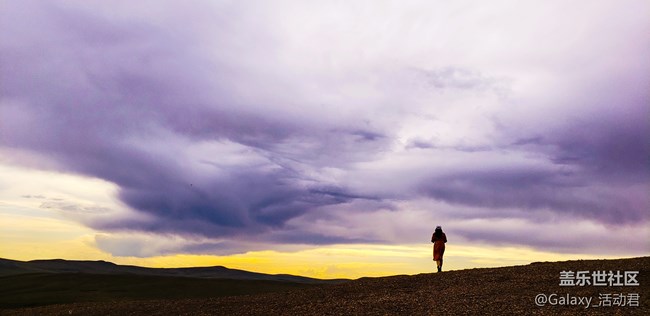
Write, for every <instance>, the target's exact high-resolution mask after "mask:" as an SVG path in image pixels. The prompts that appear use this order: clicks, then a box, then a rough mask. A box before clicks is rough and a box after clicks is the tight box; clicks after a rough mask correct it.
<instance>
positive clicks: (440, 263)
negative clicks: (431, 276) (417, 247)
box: [436, 260, 442, 272]
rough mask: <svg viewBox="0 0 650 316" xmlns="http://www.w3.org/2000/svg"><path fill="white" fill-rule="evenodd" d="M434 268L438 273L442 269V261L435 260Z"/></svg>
mask: <svg viewBox="0 0 650 316" xmlns="http://www.w3.org/2000/svg"><path fill="white" fill-rule="evenodd" d="M436 267H437V268H438V272H440V270H441V269H442V260H436Z"/></svg>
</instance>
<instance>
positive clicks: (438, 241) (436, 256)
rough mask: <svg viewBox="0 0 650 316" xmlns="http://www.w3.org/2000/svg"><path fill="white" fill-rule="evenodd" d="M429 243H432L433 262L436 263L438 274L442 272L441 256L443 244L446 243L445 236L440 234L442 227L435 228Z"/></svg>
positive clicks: (443, 248)
mask: <svg viewBox="0 0 650 316" xmlns="http://www.w3.org/2000/svg"><path fill="white" fill-rule="evenodd" d="M431 242H432V243H433V261H435V262H436V266H437V267H438V272H442V256H443V255H444V254H445V243H446V242H447V235H445V233H443V232H442V227H440V226H437V227H436V230H435V231H434V232H433V235H431Z"/></svg>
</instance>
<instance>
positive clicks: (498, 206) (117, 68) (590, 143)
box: [0, 1, 650, 254]
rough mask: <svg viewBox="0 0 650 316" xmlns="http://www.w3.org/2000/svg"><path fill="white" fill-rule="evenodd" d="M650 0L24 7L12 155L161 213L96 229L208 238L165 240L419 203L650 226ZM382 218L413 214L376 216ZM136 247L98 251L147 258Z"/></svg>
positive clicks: (487, 213) (4, 106) (263, 230)
mask: <svg viewBox="0 0 650 316" xmlns="http://www.w3.org/2000/svg"><path fill="white" fill-rule="evenodd" d="M644 6H647V5H645V4H643V3H640V2H635V1H630V3H629V5H621V4H619V3H618V2H607V1H603V2H602V3H601V2H599V3H598V4H594V5H592V4H589V3H587V4H585V3H582V4H581V3H576V4H572V5H571V6H570V7H566V5H565V4H557V3H547V4H539V7H535V8H533V7H524V6H519V7H515V8H514V9H513V8H511V4H508V3H499V4H496V5H494V6H489V7H480V6H479V7H476V8H471V9H470V8H457V7H455V6H454V5H453V4H446V3H426V2H425V3H420V4H416V3H411V4H405V5H403V6H401V5H400V6H398V7H397V8H393V9H389V8H386V7H382V6H378V7H376V8H373V9H372V10H371V9H370V8H363V7H359V5H358V4H326V3H321V4H307V3H301V2H295V3H285V2H279V3H275V5H271V4H268V3H267V4H256V5H254V6H252V5H250V4H235V3H232V4H215V3H211V2H198V3H194V4H193V5H191V6H180V5H179V4H177V3H174V2H151V3H145V4H139V5H135V4H127V3H120V4H115V5H110V6H109V5H107V4H101V3H93V4H90V3H87V2H66V3H48V2H40V1H21V2H20V3H11V4H6V5H5V6H4V7H3V8H4V9H3V10H2V12H1V13H0V63H1V65H2V67H1V68H0V76H1V79H2V84H1V85H0V93H1V98H0V150H3V149H4V152H6V153H10V151H9V149H19V150H25V151H29V152H31V153H34V154H36V155H38V156H39V157H42V159H43V160H47V161H51V162H53V164H48V166H51V165H55V166H56V169H58V170H60V171H63V172H70V173H77V174H82V175H87V176H92V177H97V178H101V179H105V180H107V181H110V182H112V183H114V184H116V185H117V186H118V187H119V192H118V195H117V198H118V199H119V200H120V201H122V202H124V203H125V204H126V205H127V206H128V207H130V208H131V209H133V210H134V211H135V212H137V213H138V214H141V215H145V216H134V217H133V218H123V217H119V218H111V217H107V216H102V217H97V218H95V219H89V218H88V217H87V215H88V214H85V215H84V218H83V219H81V218H80V220H81V221H82V222H84V223H86V224H87V225H89V226H91V227H93V228H95V229H98V230H101V231H107V232H131V233H132V232H148V233H155V234H161V235H165V234H172V235H178V236H184V237H187V238H199V237H200V238H207V239H209V240H206V241H204V244H205V245H204V246H202V244H201V242H199V243H190V244H187V245H185V244H182V245H178V246H177V247H176V248H173V249H162V248H161V250H159V251H158V250H157V251H158V252H159V253H164V252H165V251H189V252H196V251H198V249H214V251H221V250H218V249H224V250H223V251H226V252H229V251H235V252H236V249H237V248H238V247H240V250H241V251H246V250H250V249H252V248H255V247H259V248H263V247H274V246H275V245H280V244H330V243H346V242H369V243H372V242H385V243H393V242H394V243H399V242H413V241H414V240H415V238H416V237H415V236H414V235H411V234H404V236H401V235H400V234H393V232H394V230H395V229H397V228H398V227H400V228H403V227H404V225H406V224H404V223H412V224H413V225H417V223H416V222H417V221H416V220H415V219H414V218H411V217H410V216H409V215H408V214H414V213H413V210H412V209H410V208H408V207H404V206H403V204H404V203H414V205H416V206H417V205H419V204H422V205H425V204H426V202H422V201H435V202H436V203H446V205H448V206H449V207H451V208H457V209H458V210H462V211H458V212H457V213H456V214H457V216H458V219H460V220H471V219H524V220H526V221H529V222H531V223H537V224H539V225H541V224H540V223H544V221H545V220H544V218H543V217H544V216H557V217H561V218H567V219H572V220H581V221H582V220H585V221H591V222H593V223H597V224H603V225H614V226H616V227H626V225H647V224H648V221H649V220H650V218H649V216H648V212H647V208H648V206H650V201H649V200H648V198H647V197H646V193H647V191H648V189H650V164H648V162H649V161H650V142H648V138H647V137H648V136H647V135H650V124H648V123H649V122H648V117H650V116H649V115H648V114H649V104H650V95H649V94H650V92H649V90H648V89H647V88H645V87H646V86H647V83H648V82H650V75H649V74H650V62H648V61H647V58H645V56H648V53H650V52H649V51H648V47H650V45H648V44H649V43H648V39H647V36H644V34H645V33H647V32H645V33H644V31H647V30H649V29H650V24H649V23H648V21H649V20H648V18H647V14H644V13H642V12H643V10H642V7H644ZM586 7H588V9H586ZM634 7H639V8H640V9H638V10H635V9H633V8H634ZM366 9H367V10H366ZM459 10H460V11H459ZM512 10H514V11H512ZM366 11H367V14H366ZM417 12H421V13H417ZM424 12H429V13H424ZM435 12H438V13H435ZM453 12H462V14H461V15H460V16H458V17H457V16H455V15H454V14H455V13H453ZM646 12H647V10H646ZM549 16H553V17H554V20H553V21H554V22H553V23H551V22H550V21H549ZM576 16H580V17H581V19H583V20H582V24H581V25H582V27H581V28H576V27H575V25H574V24H575V23H574V22H575V21H574V18H575V17H576ZM335 17H336V18H335ZM515 17H517V18H515ZM519 17H521V18H519ZM435 21H438V22H435ZM477 21H479V22H480V23H479V22H477ZM612 21H617V23H612ZM619 22H620V23H619ZM436 23H440V24H436ZM442 25H444V27H441V26H442ZM622 43H624V44H625V45H619V44H622ZM627 44H629V45H627ZM619 56H625V58H624V60H622V59H621V57H619ZM38 194H40V192H34V195H38ZM418 203H419V204H418ZM44 207H48V208H57V209H60V210H62V211H68V212H69V213H71V212H72V213H74V212H77V213H79V212H82V213H89V212H86V211H85V210H92V209H94V208H93V207H92V206H78V205H74V203H71V202H65V201H63V202H60V203H58V204H57V203H49V204H47V205H45V206H44ZM513 210H517V211H513ZM385 212H388V213H386V214H389V213H390V214H393V213H394V214H404V216H403V220H404V221H405V222H403V223H399V221H398V220H397V219H395V218H392V217H391V215H385V216H384V215H382V216H378V218H382V219H383V220H384V222H379V221H371V220H367V219H363V216H365V215H367V214H384V213H385ZM436 212H437V211H436ZM444 214H445V217H444V218H445V219H447V220H450V221H452V220H454V217H453V216H452V215H451V214H453V212H452V213H444ZM549 214H550V215H549ZM71 216H72V215H71ZM368 216H369V217H372V215H368ZM463 224H464V223H463V222H459V223H457V225H458V227H459V229H458V230H457V232H458V233H459V234H461V235H462V236H465V237H467V239H468V240H486V241H493V240H497V241H503V242H517V243H520V244H524V245H534V246H539V247H546V246H548V244H549V242H551V241H549V240H550V239H549V240H547V241H546V242H545V241H544V238H547V237H548V236H536V237H535V238H537V239H527V237H526V236H519V235H517V236H514V235H512V234H490V233H487V232H485V233H478V234H477V233H475V232H472V231H471V229H462V228H461V227H463ZM366 225H372V226H373V227H375V228H378V229H376V230H375V231H372V230H369V229H365V227H366ZM418 227H420V226H418ZM421 229H427V228H424V227H422V228H421ZM636 231H642V230H636ZM382 232H383V233H385V234H384V235H382V234H381V233H382ZM422 233H423V234H424V235H426V234H427V233H428V232H422ZM531 238H532V237H531ZM127 239H128V238H127ZM129 240H130V239H129ZM129 240H126V241H124V240H117V241H116V240H108V239H102V240H101V241H98V242H97V244H98V246H100V247H103V248H104V249H112V250H110V251H111V252H113V253H122V252H120V249H122V250H124V251H125V252H124V253H136V254H144V253H143V252H139V250H138V249H140V248H142V245H143V243H141V242H134V243H130V241H129ZM215 240H218V241H215ZM553 242H554V241H553ZM268 244H272V245H268ZM138 245H140V246H138ZM583 246H585V243H584V242H583V241H580V242H578V241H576V242H571V241H567V246H566V248H567V249H577V248H580V247H583ZM251 247H252V248H251ZM136 248H137V249H136Z"/></svg>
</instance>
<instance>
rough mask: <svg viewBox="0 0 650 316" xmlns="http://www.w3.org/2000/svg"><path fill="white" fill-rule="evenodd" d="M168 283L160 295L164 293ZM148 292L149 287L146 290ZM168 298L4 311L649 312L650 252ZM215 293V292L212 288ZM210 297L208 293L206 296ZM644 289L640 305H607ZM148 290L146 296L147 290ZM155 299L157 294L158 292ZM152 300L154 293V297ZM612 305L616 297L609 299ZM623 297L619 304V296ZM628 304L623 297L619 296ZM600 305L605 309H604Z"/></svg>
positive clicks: (148, 312)
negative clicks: (539, 299) (609, 275)
mask: <svg viewBox="0 0 650 316" xmlns="http://www.w3.org/2000/svg"><path fill="white" fill-rule="evenodd" d="M610 270H611V271H614V272H616V271H621V272H624V271H639V273H638V275H637V279H638V284H639V285H638V286H608V285H606V286H593V285H587V286H571V287H565V286H560V285H559V283H560V272H561V271H574V272H577V271H589V273H591V272H593V271H610ZM164 286H167V285H163V284H161V285H160V286H159V287H160V289H159V291H158V293H159V294H160V293H164V290H163V288H164ZM143 290H145V288H143ZM210 291H215V293H216V292H218V290H215V289H209V288H206V289H205V290H203V289H196V291H195V292H194V293H200V294H201V295H200V296H197V297H194V298H186V299H176V298H174V299H171V298H166V297H160V298H158V299H154V300H131V299H140V298H142V297H136V296H132V297H130V298H129V299H124V300H115V301H104V302H81V303H74V304H60V305H49V306H42V307H35V308H21V309H5V310H2V311H1V314H3V315H64V314H65V315H69V314H83V315H170V314H174V315H214V314H217V315H269V314H270V315H278V314H279V315H368V314H369V315H385V314H401V315H411V314H415V315H430V314H439V315H465V314H467V315H484V314H494V315H501V314H535V315H558V314H560V315H574V314H586V315H648V314H650V257H642V258H631V259H617V260H578V261H565V262H541V263H533V264H530V265H524V266H513V267H502V268H481V269H468V270H458V271H449V272H443V273H426V274H419V275H413V276H406V275H401V276H390V277H381V278H362V279H359V280H354V281H351V282H345V283H341V284H335V285H318V286H312V287H304V288H299V289H296V288H294V289H291V290H289V291H282V292H274V293H265V294H251V295H240V296H227V297H224V296H221V297H219V296H218V295H210V294H209V292H210ZM206 292H208V293H206ZM204 294H207V295H204ZM538 294H545V295H551V294H557V295H558V297H566V296H567V295H568V296H569V297H583V298H585V300H586V299H587V298H590V299H591V301H590V305H589V307H586V306H585V305H584V304H582V305H576V306H557V305H556V306H549V305H548V304H547V305H546V306H537V305H536V304H535V297H536V296H537V295H538ZM635 294H638V306H602V304H603V302H605V304H606V302H607V301H608V300H607V299H606V298H607V297H608V296H607V295H610V296H609V297H610V298H613V297H619V298H620V297H623V296H625V297H626V298H627V297H630V296H633V295H635ZM143 295H144V294H143ZM152 296H153V295H152ZM149 297H151V296H149ZM609 302H610V303H611V302H612V300H609ZM614 302H616V301H614ZM618 303H620V301H618ZM599 305H600V306H599Z"/></svg>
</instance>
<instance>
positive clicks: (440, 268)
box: [438, 257, 442, 272]
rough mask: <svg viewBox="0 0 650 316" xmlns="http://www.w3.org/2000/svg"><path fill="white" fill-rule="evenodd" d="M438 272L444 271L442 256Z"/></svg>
mask: <svg viewBox="0 0 650 316" xmlns="http://www.w3.org/2000/svg"><path fill="white" fill-rule="evenodd" d="M438 272H442V257H440V265H438Z"/></svg>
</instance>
